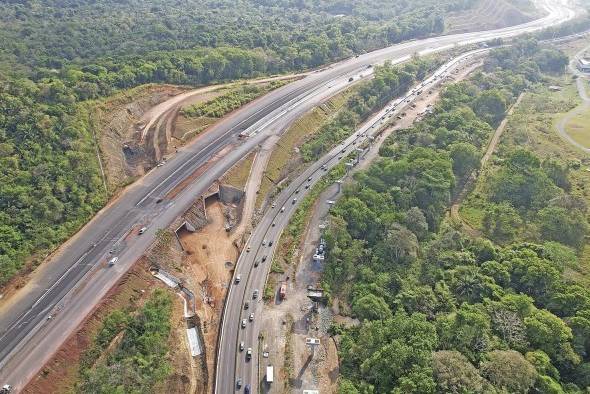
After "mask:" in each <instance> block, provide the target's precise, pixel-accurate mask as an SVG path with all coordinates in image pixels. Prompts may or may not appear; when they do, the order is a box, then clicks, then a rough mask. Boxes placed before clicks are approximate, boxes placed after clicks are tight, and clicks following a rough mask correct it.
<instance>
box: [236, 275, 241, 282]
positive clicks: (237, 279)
mask: <svg viewBox="0 0 590 394" xmlns="http://www.w3.org/2000/svg"><path fill="white" fill-rule="evenodd" d="M241 280H242V275H236V283H240V281H241Z"/></svg>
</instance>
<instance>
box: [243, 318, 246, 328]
mask: <svg viewBox="0 0 590 394" xmlns="http://www.w3.org/2000/svg"><path fill="white" fill-rule="evenodd" d="M246 323H247V321H246V319H242V328H246Z"/></svg>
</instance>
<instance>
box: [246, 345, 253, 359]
mask: <svg viewBox="0 0 590 394" xmlns="http://www.w3.org/2000/svg"><path fill="white" fill-rule="evenodd" d="M251 358H252V348H251V347H249V348H248V350H246V360H250V359H251Z"/></svg>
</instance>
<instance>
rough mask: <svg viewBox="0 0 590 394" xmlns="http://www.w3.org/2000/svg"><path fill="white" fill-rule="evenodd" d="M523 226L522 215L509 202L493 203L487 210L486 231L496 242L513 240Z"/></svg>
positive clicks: (484, 224) (485, 216)
mask: <svg viewBox="0 0 590 394" xmlns="http://www.w3.org/2000/svg"><path fill="white" fill-rule="evenodd" d="M521 226H522V220H521V218H520V215H519V214H518V212H517V211H516V209H514V208H513V207H512V205H510V204H509V203H508V202H502V203H500V204H491V205H490V206H489V207H488V208H487V209H486V210H485V214H484V217H483V229H484V232H485V234H486V235H487V236H488V237H490V238H491V239H493V240H494V241H496V242H499V243H509V242H512V241H513V240H514V238H515V237H516V235H517V234H518V231H519V230H520V227H521Z"/></svg>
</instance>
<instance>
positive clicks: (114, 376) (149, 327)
mask: <svg viewBox="0 0 590 394" xmlns="http://www.w3.org/2000/svg"><path fill="white" fill-rule="evenodd" d="M171 306H172V299H171V296H170V294H168V293H166V292H165V291H164V290H160V289H157V290H155V291H154V294H152V296H151V297H150V299H149V300H148V302H147V303H146V304H145V305H144V306H143V308H142V309H141V311H140V312H139V313H138V315H137V316H135V317H132V316H129V315H128V314H126V313H125V312H123V311H114V312H113V313H111V314H110V315H109V316H108V317H107V318H106V319H105V320H104V323H103V326H102V329H101V330H100V331H99V333H98V335H97V336H96V338H95V340H94V343H93V345H92V347H91V348H90V349H89V350H88V351H87V353H86V355H85V359H84V361H83V363H82V367H81V378H82V381H81V383H80V385H79V387H78V388H77V391H78V392H79V393H146V392H152V391H153V388H154V385H156V384H157V383H159V382H162V381H164V379H165V378H166V377H167V376H168V374H169V373H170V366H169V363H168V360H167V359H166V355H167V353H168V337H169V334H170V316H171ZM105 353H106V355H105Z"/></svg>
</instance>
